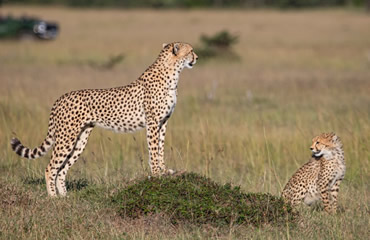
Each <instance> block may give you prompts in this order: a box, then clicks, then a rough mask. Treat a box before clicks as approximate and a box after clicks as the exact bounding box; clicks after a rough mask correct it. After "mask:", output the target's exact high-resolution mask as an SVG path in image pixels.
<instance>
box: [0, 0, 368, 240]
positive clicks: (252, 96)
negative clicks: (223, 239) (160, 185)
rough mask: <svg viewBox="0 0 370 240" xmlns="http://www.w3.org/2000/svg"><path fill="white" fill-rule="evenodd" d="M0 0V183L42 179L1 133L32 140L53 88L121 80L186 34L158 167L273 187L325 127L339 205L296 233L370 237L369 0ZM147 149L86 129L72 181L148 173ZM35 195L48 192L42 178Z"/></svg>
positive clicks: (276, 189)
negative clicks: (335, 162)
mask: <svg viewBox="0 0 370 240" xmlns="http://www.w3.org/2000/svg"><path fill="white" fill-rule="evenodd" d="M0 5H1V7H0V179H1V181H3V182H5V183H11V182H12V183H19V186H21V187H23V186H24V185H25V183H24V179H26V178H27V179H36V180H38V179H41V180H40V181H42V179H43V176H44V169H45V167H46V165H47V163H48V161H49V156H50V153H49V155H48V157H43V158H41V159H38V160H34V161H32V162H30V161H28V160H25V159H20V158H19V157H18V156H16V154H14V153H13V152H12V151H11V149H10V145H9V142H10V139H11V138H12V137H13V136H17V137H18V138H20V139H21V141H22V142H23V143H24V144H25V145H26V146H29V147H34V146H37V145H38V144H40V143H41V141H42V140H43V139H44V137H45V135H46V132H47V125H48V116H49V113H50V109H51V106H52V105H53V103H54V101H55V100H56V99H57V98H58V97H59V96H61V95H62V94H64V93H66V92H69V91H72V90H77V89H85V88H109V87H115V86H121V85H126V84H128V83H130V82H131V81H133V80H135V79H136V78H137V77H138V76H139V75H140V74H141V73H142V72H143V71H144V70H145V69H146V68H147V67H148V66H149V65H150V64H151V63H152V62H153V61H154V60H155V59H156V57H157V55H158V54H159V52H160V50H161V47H162V44H163V43H169V42H174V41H182V42H188V43H190V44H191V45H193V46H194V48H195V52H196V53H197V54H198V55H199V61H198V62H197V64H196V65H195V67H194V68H193V69H190V70H189V69H186V70H184V71H183V73H182V75H181V77H180V83H179V91H178V94H179V95H178V103H177V106H176V110H175V112H174V114H173V115H172V117H171V119H170V120H169V125H168V132H167V135H166V143H165V161H166V163H167V166H168V167H170V168H174V169H186V170H187V171H194V172H197V173H200V174H203V175H206V176H208V177H211V178H213V179H214V180H216V181H218V182H221V183H225V182H232V183H233V184H235V185H240V186H241V188H242V189H243V190H244V191H252V192H269V193H272V194H274V195H280V192H281V190H282V188H283V187H284V185H285V183H286V182H287V180H288V179H289V178H290V177H291V175H292V174H293V173H294V171H295V170H296V169H297V168H299V167H300V166H301V165H302V164H304V163H305V162H307V161H308V160H309V159H310V156H311V153H310V150H309V147H310V144H311V139H312V138H313V137H314V136H315V135H318V134H320V133H322V132H331V131H333V132H335V133H337V135H338V136H340V137H341V139H342V142H343V144H344V150H345V154H346V161H347V173H346V176H345V180H344V182H343V183H342V188H341V193H340V194H339V196H340V200H339V202H340V205H341V206H342V208H344V209H348V210H347V211H346V212H345V213H343V214H342V215H341V216H340V217H338V219H339V220H338V219H337V220H338V221H336V220H333V219H331V220H330V219H329V220H322V219H321V217H318V218H312V219H311V218H310V219H311V220H310V221H311V222H309V223H308V225H309V226H311V227H312V228H307V229H309V230H307V232H306V233H305V234H306V235H305V236H306V237H307V238H310V236H312V235H310V234H316V233H317V234H322V236H326V235H325V234H327V232H326V231H327V230H326V229H334V230H333V232H332V233H333V235H331V236H342V237H343V238H349V239H351V238H356V236H357V237H358V238H363V237H364V236H366V229H368V226H369V225H368V221H367V220H368V219H369V218H368V217H369V216H368V213H369V209H368V206H369V205H370V201H369V190H370V189H369V185H368V182H369V180H370V173H369V163H370V150H369V146H370V14H369V6H370V1H365V0H327V1H324V0H263V1H262V0H261V1H257V0H235V1H234V0H214V1H212V0H200V1H192V0H148V1H145V0H140V1H134V0H121V1H120V0H106V1H103V0H92V1H89V0H75V1H73V0H29V1H26V0H13V1H0ZM146 148H147V145H146V139H145V131H142V132H138V133H135V134H124V135H122V134H115V133H113V132H110V131H106V130H102V129H98V128H96V129H94V131H93V133H92V135H91V137H90V140H89V143H88V144H87V148H86V149H85V152H84V153H83V154H82V156H81V158H80V160H79V161H78V162H77V163H76V164H75V165H74V166H73V168H71V170H70V171H69V174H68V179H69V180H73V179H74V180H81V179H83V180H86V181H87V182H88V183H89V184H96V185H97V186H106V185H107V186H115V185H117V184H120V183H121V182H122V181H124V180H128V179H131V178H134V177H135V176H137V174H148V173H149V169H148V164H147V158H148V152H147V149H146ZM31 182H32V181H31ZM29 187H30V186H27V185H25V188H29ZM34 191H36V193H37V194H40V195H43V196H45V195H46V190H45V186H44V185H40V186H36V190H34ZM353 199H356V203H355V204H354V203H353V202H352V201H353ZM364 216H365V217H364ZM318 219H319V220H318ZM346 219H352V220H353V221H352V222H351V223H350V224H349V223H348V222H347V221H346ZM366 219H367V220H366ZM310 224H311V225H310ZM315 224H316V225H315ZM306 226H307V225H306ZM354 229H357V230H356V231H354ZM362 234H363V235H362ZM318 236H320V235H318ZM319 238H320V237H319Z"/></svg>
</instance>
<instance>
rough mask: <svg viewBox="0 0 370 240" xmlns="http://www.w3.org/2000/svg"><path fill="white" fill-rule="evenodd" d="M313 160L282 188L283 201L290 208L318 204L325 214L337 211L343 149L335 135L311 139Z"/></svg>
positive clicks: (328, 134)
mask: <svg viewBox="0 0 370 240" xmlns="http://www.w3.org/2000/svg"><path fill="white" fill-rule="evenodd" d="M310 149H311V151H312V153H313V154H312V158H311V160H310V161H309V162H308V163H306V164H304V165H303V166H302V167H301V168H299V169H298V170H297V172H296V173H294V175H293V176H292V177H291V178H290V179H289V181H288V183H287V184H286V186H285V187H284V190H283V193H282V197H283V198H284V199H285V201H287V202H289V203H291V204H292V205H297V204H298V203H299V202H300V201H302V200H303V201H304V203H305V204H307V205H311V204H312V203H314V202H316V201H318V200H321V201H322V203H323V205H324V210H325V211H326V212H328V213H334V212H336V209H337V196H338V191H339V185H340V183H341V181H342V180H343V177H344V173H345V171H346V165H345V162H344V152H343V146H342V142H341V140H340V138H339V137H338V136H337V135H335V133H322V134H320V135H318V136H316V137H314V138H313V139H312V146H311V148H310Z"/></svg>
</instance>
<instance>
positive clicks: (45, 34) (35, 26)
mask: <svg viewBox="0 0 370 240" xmlns="http://www.w3.org/2000/svg"><path fill="white" fill-rule="evenodd" d="M58 33H59V26H58V24H57V23H54V22H46V21H43V20H40V19H37V18H32V17H20V18H14V17H12V16H7V17H2V16H0V39H4V38H16V39H24V38H36V39H43V40H52V39H55V38H56V37H57V36H58Z"/></svg>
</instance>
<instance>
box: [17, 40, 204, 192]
mask: <svg viewBox="0 0 370 240" xmlns="http://www.w3.org/2000/svg"><path fill="white" fill-rule="evenodd" d="M197 59H198V56H197V55H196V54H195V53H194V51H193V48H192V46H191V45H189V44H187V43H181V42H175V43H170V44H163V49H162V50H161V52H160V54H159V56H158V58H157V59H156V60H155V62H154V63H153V64H152V65H151V66H149V67H148V69H147V70H146V71H145V72H144V73H143V74H141V76H140V77H139V78H138V79H137V80H135V81H134V82H132V83H131V84H129V85H127V86H123V87H116V88H109V89H86V90H79V91H73V92H70V93H67V94H64V95H63V96H62V97H60V98H59V99H58V100H57V101H56V102H55V103H54V105H53V107H52V109H51V114H50V119H49V127H48V133H47V136H46V138H45V140H44V141H43V142H42V143H41V145H40V146H39V147H36V148H34V149H30V148H27V147H25V146H23V145H22V144H21V142H20V141H19V140H18V139H16V138H13V139H12V141H11V146H12V149H13V150H14V151H15V152H16V153H17V154H18V155H20V156H22V157H25V158H28V159H35V158H38V157H41V156H43V155H44V154H45V153H46V152H47V151H48V150H49V149H50V148H51V147H52V146H54V147H53V151H52V154H51V161H50V163H49V165H48V166H47V168H46V171H45V179H46V187H47V191H48V194H49V196H56V195H58V194H59V195H61V196H65V195H66V193H67V190H66V185H65V178H66V175H67V171H68V169H69V168H70V167H71V166H72V165H73V164H74V163H75V162H76V161H77V159H78V157H79V156H80V154H81V153H82V151H83V150H84V148H85V146H86V143H87V139H88V137H89V135H90V133H91V131H92V129H93V128H94V127H95V126H99V127H103V128H108V129H111V130H114V131H117V132H134V131H136V130H139V129H141V128H145V127H146V133H147V143H148V149H149V166H150V169H151V173H152V174H153V175H156V176H158V175H162V174H165V173H173V171H172V170H170V169H166V167H165V164H164V160H163V153H164V139H165V133H166V126H167V120H168V119H169V117H170V116H171V114H172V113H173V111H174V109H175V105H176V98H177V84H178V81H179V75H180V72H181V71H182V70H183V69H184V68H185V67H186V68H192V67H193V65H194V64H195V63H196V61H197Z"/></svg>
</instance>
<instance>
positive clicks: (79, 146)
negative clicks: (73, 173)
mask: <svg viewBox="0 0 370 240" xmlns="http://www.w3.org/2000/svg"><path fill="white" fill-rule="evenodd" d="M93 128H94V127H93V126H87V127H85V128H84V129H83V130H82V131H81V134H80V135H79V136H78V138H77V141H76V145H75V146H74V148H73V151H72V153H71V154H70V156H69V158H68V159H67V160H66V161H65V162H64V164H63V165H62V167H61V168H60V169H59V171H58V176H57V179H56V185H57V190H58V193H59V194H60V195H61V196H66V195H67V188H66V184H65V179H66V175H67V172H68V170H69V168H70V167H72V165H73V164H74V163H75V162H76V161H77V160H78V158H79V157H80V155H81V153H82V152H83V150H84V149H85V147H86V144H87V140H88V138H89V136H90V133H91V131H92V129H93Z"/></svg>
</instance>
